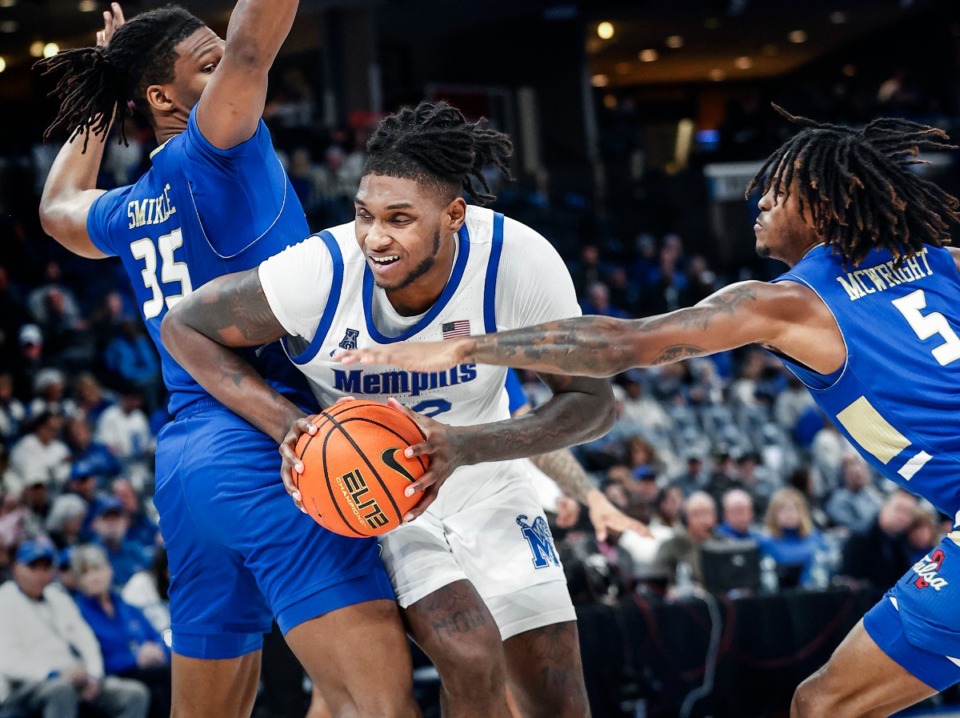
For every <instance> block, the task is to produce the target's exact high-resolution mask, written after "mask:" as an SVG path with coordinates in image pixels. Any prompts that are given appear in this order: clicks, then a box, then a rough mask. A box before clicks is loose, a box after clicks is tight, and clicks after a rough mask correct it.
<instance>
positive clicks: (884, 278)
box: [837, 249, 933, 302]
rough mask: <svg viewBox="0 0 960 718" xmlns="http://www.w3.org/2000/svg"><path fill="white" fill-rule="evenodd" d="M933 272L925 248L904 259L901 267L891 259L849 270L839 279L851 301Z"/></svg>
mask: <svg viewBox="0 0 960 718" xmlns="http://www.w3.org/2000/svg"><path fill="white" fill-rule="evenodd" d="M921 260H922V261H921ZM931 274H933V270H932V269H930V263H929V262H928V261H927V250H926V249H924V250H923V251H922V252H918V253H917V254H915V255H914V256H912V257H910V258H909V259H906V260H904V262H903V264H902V265H901V266H900V267H899V268H898V267H895V266H894V262H893V260H891V261H889V262H884V263H883V264H878V265H876V266H874V267H867V268H865V269H858V270H856V271H854V272H847V273H846V274H845V275H841V276H839V277H837V281H838V282H840V286H842V287H843V288H844V290H846V292H847V295H848V296H849V297H850V301H852V302H853V301H856V300H857V299H862V298H863V297H865V296H867V295H868V294H875V293H876V292H882V291H884V290H885V289H889V288H890V287H894V286H896V285H898V284H906V283H908V282H915V281H917V280H918V279H923V278H924V277H928V276H930V275H931Z"/></svg>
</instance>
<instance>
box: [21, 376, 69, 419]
mask: <svg viewBox="0 0 960 718" xmlns="http://www.w3.org/2000/svg"><path fill="white" fill-rule="evenodd" d="M66 388H67V380H66V377H65V376H64V374H63V372H62V371H60V370H59V369H53V368H47V369H41V370H40V371H38V372H37V375H36V377H34V379H33V393H34V394H35V395H36V396H35V397H34V399H33V401H31V402H30V409H29V411H28V412H27V414H28V416H39V415H40V414H42V413H43V412H45V411H46V412H49V413H51V414H56V415H57V416H62V417H68V416H73V415H74V414H76V413H77V403H76V402H75V401H74V400H73V399H70V398H68V397H65V396H64V393H65V391H66Z"/></svg>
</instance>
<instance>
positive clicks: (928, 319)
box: [893, 289, 960, 366]
mask: <svg viewBox="0 0 960 718" xmlns="http://www.w3.org/2000/svg"><path fill="white" fill-rule="evenodd" d="M893 306H895V307H896V308H897V309H898V310H899V311H900V313H901V314H902V315H903V317H904V319H906V320H907V322H908V323H909V324H910V328H911V329H913V331H914V332H916V334H917V336H918V337H919V338H920V339H929V338H930V337H932V336H933V335H934V334H939V335H940V336H941V337H943V344H941V345H940V346H938V347H936V348H935V349H933V350H932V351H931V352H930V353H931V354H933V358H934V359H936V360H937V361H938V362H939V363H940V366H946V365H947V364H949V363H950V362H954V361H956V360H957V359H960V337H958V336H957V333H956V332H955V331H953V328H952V327H951V326H950V323H949V322H947V318H946V317H945V316H943V315H942V314H941V313H940V312H930V313H929V314H921V313H920V310H921V309H926V307H927V297H926V295H924V293H923V290H922V289H918V290H917V291H915V292H911V293H910V294H908V295H907V296H905V297H900V298H899V299H894V300H893Z"/></svg>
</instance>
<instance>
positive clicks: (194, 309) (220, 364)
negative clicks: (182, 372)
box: [161, 269, 303, 443]
mask: <svg viewBox="0 0 960 718" xmlns="http://www.w3.org/2000/svg"><path fill="white" fill-rule="evenodd" d="M285 334H286V331H285V330H284V329H283V327H282V326H281V325H280V322H279V321H277V318H276V317H275V316H274V314H273V311H272V310H271V309H270V305H269V304H268V303H267V300H266V297H265V296H264V293H263V287H262V286H261V285H260V277H259V274H258V271H257V269H251V270H248V271H246V272H239V273H237V274H228V275H225V276H223V277H218V278H216V279H214V280H212V281H210V282H207V283H206V284H205V285H203V286H202V287H201V288H200V289H198V290H197V291H195V292H193V293H192V294H190V295H189V296H187V297H185V298H184V299H182V300H180V302H178V303H177V304H176V305H175V306H174V307H173V308H172V309H171V310H170V311H168V312H167V315H166V316H165V317H164V319H163V324H162V325H161V338H162V340H163V344H164V346H165V347H167V349H168V350H169V351H170V353H171V354H172V355H173V358H174V359H176V360H177V362H178V363H179V364H180V366H182V367H183V368H184V369H186V370H187V371H188V372H189V373H190V374H191V376H193V378H194V379H196V380H197V382H199V384H200V385H201V386H202V387H203V388H204V389H206V390H207V391H208V392H209V393H210V394H211V396H213V397H215V398H216V399H218V400H219V401H220V402H222V403H223V404H224V405H225V406H227V407H228V408H229V409H231V410H233V411H234V412H235V413H236V414H239V415H240V416H242V417H243V418H244V419H246V420H247V421H249V422H250V423H251V424H253V425H254V426H256V427H257V428H258V429H260V430H262V431H263V432H264V433H266V434H269V435H270V436H272V437H273V438H274V439H276V440H277V442H278V443H279V442H280V441H282V440H283V438H284V436H285V435H286V433H287V430H288V429H289V427H290V424H291V423H293V422H294V421H295V420H296V419H297V418H299V417H302V416H303V412H302V411H300V409H298V408H297V407H296V406H295V405H294V404H293V403H291V402H290V401H288V400H287V399H285V398H284V397H283V396H281V395H280V394H279V393H278V392H277V391H275V390H274V389H273V388H272V387H271V386H270V385H269V384H267V383H266V382H265V381H264V380H263V377H261V376H260V374H259V373H258V372H257V371H256V369H254V368H253V366H251V365H250V363H249V362H248V361H246V359H244V358H243V357H242V356H240V355H238V354H237V353H236V352H235V351H233V347H250V346H259V345H261V344H266V343H269V342H271V341H274V340H276V339H279V338H280V337H281V336H284V335H285Z"/></svg>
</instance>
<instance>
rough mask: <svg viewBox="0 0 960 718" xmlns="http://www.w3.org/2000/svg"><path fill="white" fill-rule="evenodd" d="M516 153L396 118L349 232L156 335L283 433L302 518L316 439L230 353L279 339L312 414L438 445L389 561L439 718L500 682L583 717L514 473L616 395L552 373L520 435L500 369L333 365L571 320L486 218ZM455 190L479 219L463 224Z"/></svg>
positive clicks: (497, 220)
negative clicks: (346, 355)
mask: <svg viewBox="0 0 960 718" xmlns="http://www.w3.org/2000/svg"><path fill="white" fill-rule="evenodd" d="M511 151H512V145H511V143H510V141H509V138H507V137H506V135H504V134H503V133H500V132H496V131H494V130H491V129H488V128H486V127H483V126H482V125H480V124H479V123H471V122H467V121H466V119H465V118H464V117H463V115H462V114H461V113H460V111H459V110H457V109H455V108H453V107H450V106H449V105H447V104H446V103H437V104H436V105H434V104H431V103H428V102H424V103H421V104H420V105H418V106H417V107H416V108H404V109H402V110H400V111H399V112H397V113H395V114H392V115H389V116H387V117H385V118H384V119H383V120H382V121H381V122H380V124H379V126H378V127H377V129H376V130H375V131H374V132H373V134H372V135H371V138H370V140H369V142H368V144H367V159H366V163H365V165H364V170H363V176H362V178H361V180H360V185H359V187H358V189H357V194H356V198H355V206H356V219H355V221H353V222H350V223H348V224H344V225H341V226H338V227H333V228H330V229H329V230H325V231H323V232H321V233H319V234H318V235H314V236H312V237H309V238H306V239H304V241H302V242H300V243H299V244H297V245H295V246H293V247H290V248H289V249H287V250H285V251H283V252H281V253H279V254H278V255H276V256H274V257H271V258H270V259H268V260H267V261H265V262H264V263H263V264H261V265H260V267H259V268H258V269H254V270H249V271H246V272H240V273H237V274H233V275H229V276H227V277H221V278H219V279H215V280H213V281H211V282H210V283H209V284H207V285H206V286H204V287H203V288H202V289H200V290H198V291H196V292H194V294H193V295H191V296H190V297H188V298H186V299H185V300H184V301H182V302H180V303H179V304H178V305H177V306H176V307H174V309H173V310H171V311H170V312H169V313H168V314H167V316H166V318H165V320H164V323H163V328H162V331H163V338H164V343H165V344H166V345H167V346H168V347H169V348H170V351H171V353H172V354H173V356H174V357H175V358H176V359H177V361H179V362H180V363H181V364H182V365H183V366H184V368H186V369H187V370H189V371H190V372H191V374H193V376H194V377H196V379H197V380H198V381H199V382H200V384H201V385H203V386H204V387H206V388H207V389H208V390H209V391H210V392H211V393H212V394H213V395H214V396H216V397H217V398H219V399H220V400H221V401H223V402H224V404H225V405H227V406H230V407H232V408H233V409H234V410H235V411H237V412H238V413H239V414H240V415H241V416H243V417H244V418H246V419H247V420H248V421H250V422H251V423H253V424H254V425H256V426H259V427H261V429H263V430H264V431H265V432H266V433H269V434H270V435H272V436H275V437H281V438H283V437H284V435H286V437H285V438H283V441H282V443H281V447H280V448H281V454H283V455H284V457H285V462H284V470H283V474H282V476H283V480H284V482H285V484H286V485H287V486H288V490H289V491H290V493H291V495H292V496H293V497H294V500H295V501H297V502H298V503H299V502H300V501H301V497H300V495H299V493H298V492H297V491H296V488H295V487H294V486H293V484H292V481H291V476H290V467H291V466H296V465H297V464H298V463H299V462H298V461H297V460H296V457H295V455H294V454H293V446H294V444H295V442H296V440H297V438H298V437H299V436H300V435H301V433H302V432H304V431H310V432H311V433H313V432H315V431H316V429H315V427H312V425H311V424H310V423H309V421H307V420H306V419H305V418H302V417H303V413H304V412H303V411H301V410H299V409H298V408H297V407H296V406H294V405H293V404H291V403H290V402H287V401H285V400H284V399H283V398H282V397H281V398H277V397H276V395H275V393H274V392H272V391H271V390H270V388H269V387H268V386H267V385H266V384H265V383H264V382H263V380H262V379H261V378H260V376H259V375H258V374H257V373H256V370H255V368H254V367H253V366H251V365H250V364H249V363H248V362H245V361H244V360H243V358H242V357H239V356H238V355H237V354H235V353H234V351H233V349H232V347H242V346H248V345H250V344H256V343H260V342H264V341H271V340H273V339H277V338H281V337H283V338H285V341H286V345H287V350H288V352H289V354H290V356H291V358H292V360H293V361H294V362H295V363H296V364H297V366H298V367H299V368H300V370H301V371H302V372H304V374H305V375H306V376H307V377H308V378H309V380H310V383H311V386H312V388H313V391H314V394H315V395H316V396H317V397H318V399H319V400H320V403H321V405H324V406H326V405H329V404H330V403H331V402H332V401H334V400H336V399H339V398H342V397H344V396H347V395H352V396H355V397H357V398H364V399H373V400H376V401H381V402H386V401H388V400H392V401H394V403H395V404H394V405H395V406H397V407H400V408H401V409H402V410H403V411H405V412H407V413H408V415H410V416H411V417H413V418H414V420H415V421H417V422H418V424H419V425H420V427H421V428H422V429H423V430H424V433H425V435H426V436H427V437H428V439H427V441H426V442H425V443H423V444H420V445H418V446H416V447H411V448H409V449H408V450H407V451H408V453H409V454H418V455H419V454H426V455H429V457H430V466H429V469H428V471H427V473H426V474H424V476H423V477H421V479H420V480H419V481H418V482H417V483H416V484H414V486H416V487H419V488H420V490H424V491H425V494H424V497H423V499H422V500H421V502H420V503H419V504H418V505H417V506H416V507H415V508H414V509H413V510H412V511H411V512H410V514H409V515H408V516H410V515H412V516H416V517H417V518H416V520H413V521H410V522H408V523H406V524H405V525H402V526H400V527H398V528H395V529H394V530H392V531H390V532H388V533H387V534H385V535H383V536H382V537H381V538H380V545H381V547H382V549H383V560H384V564H385V565H386V566H387V570H388V572H389V574H390V577H391V581H392V582H393V584H394V589H395V591H396V594H397V600H398V602H399V603H400V606H401V607H402V609H403V612H404V619H405V622H406V624H407V627H408V629H409V631H410V634H411V635H412V637H413V639H414V640H415V641H416V642H417V643H418V644H419V645H420V646H421V647H422V648H423V650H424V652H425V653H426V654H427V655H428V656H429V657H430V659H431V660H432V661H433V663H434V665H435V666H436V667H437V670H438V671H439V673H440V678H441V686H442V692H441V705H442V707H443V710H444V715H449V716H457V717H467V716H471V717H472V716H475V717H476V718H490V717H491V716H495V717H497V718H501V717H504V718H505V717H506V716H508V715H509V712H508V708H507V703H506V699H505V695H506V691H505V685H504V684H505V682H508V683H509V686H510V689H511V694H512V695H513V697H514V698H515V699H516V702H517V705H518V706H519V708H520V712H521V714H522V715H525V716H543V717H544V718H547V717H548V716H549V717H550V718H558V717H570V718H572V717H574V716H585V715H587V714H588V712H589V707H588V703H587V696H586V690H585V688H584V682H583V670H582V666H581V661H580V651H579V642H578V636H577V627H576V613H575V611H574V609H573V604H572V602H571V600H570V594H569V591H568V590H567V586H566V580H565V577H564V575H563V569H562V567H561V565H560V561H559V558H558V557H557V553H556V549H555V548H554V546H553V542H552V539H551V537H550V532H549V528H548V526H547V521H546V518H545V516H544V514H543V509H542V507H541V506H540V502H539V498H538V496H537V495H536V493H535V492H534V489H533V486H532V484H531V482H530V478H529V474H528V469H527V467H526V464H525V462H523V461H518V459H520V458H523V457H529V456H535V455H538V454H544V453H549V452H552V451H556V450H558V449H561V448H563V447H566V446H569V445H571V444H575V443H580V442H583V441H587V440H589V438H590V437H593V436H597V435H599V434H601V433H602V432H604V431H606V430H607V429H608V428H609V426H610V424H611V422H612V420H613V414H614V411H615V407H614V402H613V396H612V392H611V391H610V387H609V384H608V382H606V381H605V380H600V379H588V378H569V377H564V378H560V379H558V378H556V377H554V376H551V375H548V374H541V377H542V378H543V380H544V381H545V382H546V383H547V384H548V386H550V388H551V389H552V390H553V396H552V397H551V399H550V400H549V401H547V402H545V403H544V404H543V405H541V406H539V407H537V409H536V410H534V411H531V412H529V413H527V414H525V415H524V416H521V417H518V418H511V417H510V412H509V408H508V402H507V396H506V392H505V391H504V381H505V375H506V372H505V370H503V369H498V368H496V367H478V366H475V365H471V364H464V365H462V366H458V367H456V368H455V369H453V370H451V371H449V372H444V373H435V374H431V375H427V374H409V373H407V372H398V371H395V370H394V369H393V368H391V367H371V368H369V369H368V368H364V369H362V370H357V369H353V370H351V371H349V372H345V371H343V367H342V366H341V365H340V364H339V363H337V362H336V361H335V360H334V358H333V355H334V354H335V353H336V351H337V350H338V349H339V348H341V347H344V346H357V347H363V346H368V345H374V344H375V345H382V344H393V343H397V342H401V343H402V342H407V341H425V340H432V339H441V338H442V337H448V338H449V337H452V336H456V335H459V334H469V333H471V332H484V331H487V332H489V331H496V330H497V329H498V328H510V327H517V326H525V325H527V324H537V323H539V322H541V321H545V320H547V318H548V317H550V318H553V319H559V318H563V317H569V316H574V315H576V314H579V307H578V305H577V299H576V293H575V292H574V289H573V282H572V280H571V279H570V275H569V273H568V272H567V271H566V268H565V266H564V264H563V260H562V259H561V258H560V256H559V255H558V254H557V252H556V250H555V249H554V248H553V247H552V246H551V245H550V244H549V243H548V242H547V240H546V239H545V238H543V237H542V236H541V235H539V234H538V233H536V232H535V231H533V230H532V229H530V228H529V227H526V226H525V225H523V224H521V223H520V222H517V221H515V220H512V219H510V218H509V217H504V216H503V215H500V214H497V213H495V212H492V211H491V210H489V209H486V208H485V207H483V206H479V205H482V204H484V203H486V202H487V201H489V200H491V199H492V196H491V195H490V192H489V189H488V187H487V183H486V181H485V179H484V174H483V171H484V170H485V169H486V168H488V167H492V168H495V169H498V170H500V171H501V172H503V173H505V174H507V162H508V160H509V156H510V153H511ZM464 190H466V191H467V192H468V193H470V194H471V195H472V196H473V197H474V199H475V200H476V202H477V203H478V204H471V205H470V206H468V205H467V203H466V201H465V200H464V198H463V197H462V196H461V194H462V192H463V191H464ZM531 257H535V258H536V264H537V271H536V272H531V271H530V270H529V266H530V265H529V259H530V258H531ZM398 401H399V403H397V402H398ZM413 412H418V413H413ZM431 416H433V417H436V420H434V419H431V418H429V417H431ZM298 417H299V418H298ZM441 421H442V422H444V423H440V422H441ZM484 462H491V463H484ZM298 470H299V469H298ZM441 483H442V490H439V491H438V489H439V487H440V485H441ZM409 490H411V489H408V491H409ZM300 505H302V504H300ZM304 520H307V521H309V519H306V518H305V519H304Z"/></svg>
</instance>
